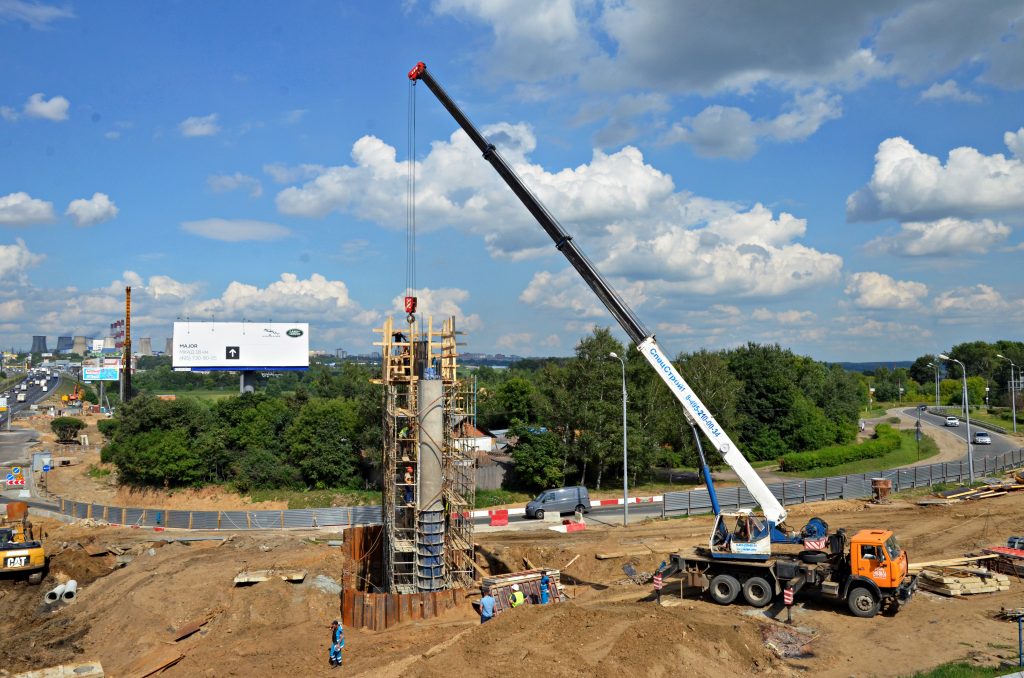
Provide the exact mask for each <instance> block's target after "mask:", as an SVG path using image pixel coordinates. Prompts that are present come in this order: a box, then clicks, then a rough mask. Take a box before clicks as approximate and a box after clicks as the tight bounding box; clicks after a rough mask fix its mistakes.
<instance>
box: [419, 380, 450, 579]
mask: <svg viewBox="0 0 1024 678" xmlns="http://www.w3.org/2000/svg"><path fill="white" fill-rule="evenodd" d="M417 388H418V389H419V393H418V394H417V395H418V400H419V404H418V406H419V427H420V428H419V444H420V445H419V460H418V461H419V464H418V469H417V476H418V489H419V491H418V492H417V493H416V502H417V507H418V508H419V511H417V517H416V518H417V519H416V586H417V588H418V589H419V590H420V591H438V590H440V589H443V588H444V530H445V515H444V502H443V500H442V498H441V486H442V480H443V478H442V472H443V468H444V466H443V460H442V457H441V453H442V449H443V444H444V407H443V405H444V401H443V398H442V394H443V388H444V385H443V384H442V383H441V380H439V379H421V380H419V381H418V382H417Z"/></svg>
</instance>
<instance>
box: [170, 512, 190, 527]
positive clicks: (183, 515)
mask: <svg viewBox="0 0 1024 678" xmlns="http://www.w3.org/2000/svg"><path fill="white" fill-rule="evenodd" d="M188 516H189V512H188V511H168V512H167V523H166V524H167V527H173V528H176V529H183V530H184V529H188V528H189V524H188Z"/></svg>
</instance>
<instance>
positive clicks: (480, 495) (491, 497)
mask: <svg viewBox="0 0 1024 678" xmlns="http://www.w3.org/2000/svg"><path fill="white" fill-rule="evenodd" d="M533 497H534V495H531V494H527V493H525V492H511V491H509V490H477V491H476V506H475V508H478V509H482V508H487V507H488V506H502V505H504V504H525V503H526V502H528V501H530V500H531V499H533Z"/></svg>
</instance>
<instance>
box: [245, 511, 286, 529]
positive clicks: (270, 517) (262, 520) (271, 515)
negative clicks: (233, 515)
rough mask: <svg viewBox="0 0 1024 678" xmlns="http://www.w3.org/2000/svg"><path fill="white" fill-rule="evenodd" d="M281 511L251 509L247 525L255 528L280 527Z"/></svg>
mask: <svg viewBox="0 0 1024 678" xmlns="http://www.w3.org/2000/svg"><path fill="white" fill-rule="evenodd" d="M282 513H283V511H251V512H250V513H249V525H250V526H251V527H252V528H253V529H254V530H255V529H260V530H266V529H274V528H279V527H281V524H282V520H281V514H282Z"/></svg>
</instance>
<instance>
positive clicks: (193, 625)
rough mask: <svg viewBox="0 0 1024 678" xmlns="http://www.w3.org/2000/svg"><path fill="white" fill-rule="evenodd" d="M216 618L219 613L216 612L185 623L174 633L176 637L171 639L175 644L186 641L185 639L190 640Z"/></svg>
mask: <svg viewBox="0 0 1024 678" xmlns="http://www.w3.org/2000/svg"><path fill="white" fill-rule="evenodd" d="M215 616H217V613H216V612H211V613H208V614H204V615H203V616H202V617H199V618H197V619H193V620H191V621H188V622H185V623H184V624H182V626H181V627H180V628H179V629H178V630H177V631H176V632H175V633H174V635H173V636H171V639H172V640H173V641H174V642H179V641H181V640H184V639H185V638H188V637H189V636H191V635H192V634H193V633H195V632H196V631H198V630H199V629H201V628H203V627H204V626H206V625H207V624H208V623H209V622H210V620H211V619H213V618H214V617H215Z"/></svg>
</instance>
